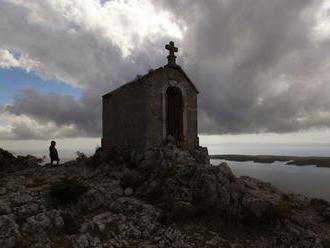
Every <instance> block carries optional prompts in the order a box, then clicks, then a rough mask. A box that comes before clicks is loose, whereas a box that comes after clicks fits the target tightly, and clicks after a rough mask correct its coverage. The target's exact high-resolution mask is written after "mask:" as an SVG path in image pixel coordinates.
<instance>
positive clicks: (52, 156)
mask: <svg viewBox="0 0 330 248" xmlns="http://www.w3.org/2000/svg"><path fill="white" fill-rule="evenodd" d="M55 146H56V142H55V141H54V140H53V141H52V142H50V147H49V157H50V165H53V162H54V161H57V164H56V165H58V164H59V162H60V159H59V157H58V153H57V149H56V148H55Z"/></svg>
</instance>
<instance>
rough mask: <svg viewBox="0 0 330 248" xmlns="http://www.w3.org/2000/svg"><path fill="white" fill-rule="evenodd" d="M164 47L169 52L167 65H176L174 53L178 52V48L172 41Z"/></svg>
mask: <svg viewBox="0 0 330 248" xmlns="http://www.w3.org/2000/svg"><path fill="white" fill-rule="evenodd" d="M165 49H167V50H168V51H169V52H170V54H169V55H168V56H167V59H168V65H172V66H175V65H176V62H175V59H176V56H175V54H174V53H177V52H178V48H177V47H175V46H174V42H173V41H170V43H169V44H167V45H166V46H165Z"/></svg>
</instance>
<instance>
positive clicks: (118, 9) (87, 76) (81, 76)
mask: <svg viewBox="0 0 330 248" xmlns="http://www.w3.org/2000/svg"><path fill="white" fill-rule="evenodd" d="M170 40H173V41H175V43H176V45H177V46H178V47H179V54H178V57H179V63H180V64H181V66H182V67H183V68H184V69H185V70H186V72H187V73H188V75H190V77H191V78H192V80H193V81H194V82H195V85H196V86H197V87H198V88H199V90H200V92H201V93H200V95H199V131H200V135H201V140H202V142H203V143H205V144H213V145H214V144H217V143H219V142H224V141H226V142H277V143H281V142H282V143H286V142H296V143H300V142H310V143H327V142H328V141H329V140H330V131H329V127H330V2H329V1H328V0H290V1H288V0H204V1H200V0H110V1H104V0H103V1H99V0H29V1H25V0H0V146H4V147H5V148H6V147H7V148H8V149H11V150H14V149H23V148H26V147H30V148H32V147H40V146H44V144H45V143H47V142H48V141H49V140H50V139H57V140H60V141H62V142H63V144H66V146H68V147H71V146H74V144H75V145H76V146H77V147H78V146H79V145H81V144H83V145H85V146H91V145H93V146H94V145H97V144H99V137H100V134H101V95H102V94H104V93H106V92H108V91H110V90H112V89H114V88H116V87H118V86H119V85H121V84H123V83H124V82H126V81H129V80H131V79H133V78H134V77H135V76H136V75H137V74H144V73H146V72H147V71H148V70H149V69H151V68H157V67H159V66H162V65H164V64H165V63H166V50H165V49H164V45H165V44H166V43H167V42H168V41H170Z"/></svg>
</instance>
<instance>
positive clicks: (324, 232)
mask: <svg viewBox="0 0 330 248" xmlns="http://www.w3.org/2000/svg"><path fill="white" fill-rule="evenodd" d="M32 158H33V157H31V156H28V157H20V158H17V157H14V156H12V155H11V154H10V153H7V152H5V151H3V150H0V162H1V168H2V171H1V173H2V174H1V181H0V247H4V248H7V247H8V248H10V247H32V248H34V247H35V248H37V247H75V248H85V247H86V248H87V247H95V248H99V247H100V248H101V247H114V248H115V247H147V248H158V247H159V248H161V247H180V248H182V247H187V248H188V247H310V248H316V247H329V242H330V241H329V238H328V237H330V219H329V216H330V214H329V213H330V205H329V203H328V202H326V201H323V200H317V199H313V200H310V199H308V198H306V197H303V196H299V195H288V194H285V193H283V192H281V191H279V190H278V189H276V188H275V187H273V186H272V185H270V184H269V183H264V182H261V181H259V180H256V179H253V178H250V177H240V178H238V177H236V176H235V175H233V173H232V171H231V169H230V168H229V166H228V165H227V164H226V163H222V164H219V165H216V166H214V165H211V164H210V161H209V157H208V154H207V150H206V149H204V148H199V149H196V150H193V151H183V150H180V149H178V148H177V147H175V146H174V145H173V144H171V143H168V144H166V145H164V146H163V147H161V148H158V149H150V150H147V151H145V152H144V153H141V152H136V151H119V150H112V151H108V152H103V151H102V150H101V149H98V150H97V151H96V153H95V154H94V155H93V156H92V157H90V158H86V157H83V156H79V159H77V160H76V161H70V162H68V163H65V164H63V165H61V166H58V167H49V166H41V165H40V164H39V160H38V159H36V158H34V159H32ZM31 161H33V162H31ZM63 178H75V180H71V181H70V180H67V182H71V183H72V185H70V184H68V183H67V184H65V185H63V184H61V179H63ZM62 181H63V180H62ZM59 182H60V183H59ZM54 183H57V184H56V185H57V187H53V185H54ZM80 184H81V185H84V186H83V187H81V188H82V189H84V190H75V189H76V188H77V187H79V185H80ZM61 187H67V188H65V189H64V190H63V189H62V188H61ZM50 189H53V190H54V189H55V190H62V191H60V193H59V194H57V195H56V196H57V197H61V192H66V195H65V197H68V194H69V193H68V191H70V192H71V193H72V194H75V198H74V200H72V201H67V202H64V201H63V202H64V203H65V204H64V203H63V204H60V201H56V200H54V199H53V197H54V195H52V194H51V190H50ZM66 189H68V190H66ZM66 199H67V198H66Z"/></svg>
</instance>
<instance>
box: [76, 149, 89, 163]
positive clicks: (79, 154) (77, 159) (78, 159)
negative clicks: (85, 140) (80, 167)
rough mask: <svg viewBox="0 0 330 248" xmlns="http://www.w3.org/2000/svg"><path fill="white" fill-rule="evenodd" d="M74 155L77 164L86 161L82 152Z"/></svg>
mask: <svg viewBox="0 0 330 248" xmlns="http://www.w3.org/2000/svg"><path fill="white" fill-rule="evenodd" d="M76 155H77V157H76V161H77V162H80V161H84V160H86V159H87V156H86V155H85V154H84V153H83V152H80V151H77V152H76Z"/></svg>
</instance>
